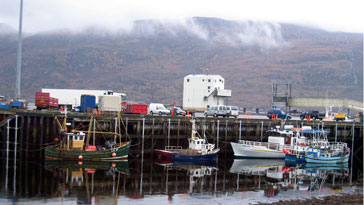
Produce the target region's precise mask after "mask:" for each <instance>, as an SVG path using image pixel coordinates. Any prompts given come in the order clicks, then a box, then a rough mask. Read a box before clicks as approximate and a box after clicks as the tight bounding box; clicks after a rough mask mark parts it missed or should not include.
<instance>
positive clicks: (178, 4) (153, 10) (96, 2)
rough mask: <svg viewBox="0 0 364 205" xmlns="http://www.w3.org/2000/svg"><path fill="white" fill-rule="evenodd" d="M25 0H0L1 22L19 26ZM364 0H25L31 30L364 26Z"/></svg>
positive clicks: (341, 28)
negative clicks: (209, 21) (164, 24)
mask: <svg viewBox="0 0 364 205" xmlns="http://www.w3.org/2000/svg"><path fill="white" fill-rule="evenodd" d="M19 2H20V0H1V1H0V23H5V24H9V25H10V26H12V27H13V28H15V29H17V28H18V21H19ZM363 5H364V2H363V1H361V0H345V1H344V0H340V1H339V0H332V1H325V0H305V1H303V0H300V1H293V0H273V1H272V0H254V1H243V0H236V1H233V0H183V1H181V0H179V1H174V0H153V1H150V0H132V1H124V0H24V18H23V19H24V23H23V29H24V30H25V31H26V32H39V31H50V30H54V29H64V28H66V29H72V30H79V29H82V28H85V27H88V26H98V27H102V28H106V29H110V30H119V29H128V28H130V27H131V25H132V22H133V21H134V20H139V19H158V20H162V21H168V22H179V21H181V20H183V19H185V18H188V17H193V16H201V17H218V18H224V19H228V20H242V21H244V20H253V21H273V22H290V23H298V24H305V25H312V26H316V27H321V28H323V29H326V30H331V31H346V32H363V31H364V23H362V19H363V17H364V12H363V8H364V6H363Z"/></svg>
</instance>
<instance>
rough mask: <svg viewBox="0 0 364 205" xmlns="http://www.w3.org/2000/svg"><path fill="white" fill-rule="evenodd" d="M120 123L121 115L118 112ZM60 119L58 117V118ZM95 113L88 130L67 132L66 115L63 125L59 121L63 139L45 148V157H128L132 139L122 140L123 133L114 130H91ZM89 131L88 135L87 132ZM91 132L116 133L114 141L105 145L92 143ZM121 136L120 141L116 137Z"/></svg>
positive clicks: (105, 159) (91, 159) (112, 159)
mask: <svg viewBox="0 0 364 205" xmlns="http://www.w3.org/2000/svg"><path fill="white" fill-rule="evenodd" d="M118 119H119V124H120V115H119V114H118ZM57 120H58V119H57ZM92 120H93V115H91V120H90V125H89V130H88V131H79V130H73V131H72V132H70V133H66V132H65V130H67V129H66V117H65V119H64V122H63V125H61V124H60V123H59V122H58V125H59V128H60V130H61V133H62V134H61V140H60V142H59V143H58V144H57V145H54V146H47V147H46V148H45V159H48V160H86V161H118V160H124V159H127V158H128V155H129V149H130V141H129V142H121V134H119V133H113V132H96V131H91V127H92V124H91V122H92ZM85 133H87V137H86V134H85ZM90 133H102V134H111V135H114V141H106V142H105V145H104V146H101V145H90V144H89V142H90ZM117 136H119V142H116V137H117Z"/></svg>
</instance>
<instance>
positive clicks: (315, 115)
mask: <svg viewBox="0 0 364 205" xmlns="http://www.w3.org/2000/svg"><path fill="white" fill-rule="evenodd" d="M300 118H301V120H304V119H313V120H316V119H319V120H322V119H324V118H325V113H320V112H319V111H317V110H310V111H308V112H303V113H302V114H301V115H300Z"/></svg>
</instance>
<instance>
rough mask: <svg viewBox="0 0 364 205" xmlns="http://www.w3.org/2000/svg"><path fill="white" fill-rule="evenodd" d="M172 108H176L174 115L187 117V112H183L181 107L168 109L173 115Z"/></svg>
mask: <svg viewBox="0 0 364 205" xmlns="http://www.w3.org/2000/svg"><path fill="white" fill-rule="evenodd" d="M172 108H174V115H185V114H186V111H184V110H182V109H181V108H180V107H176V106H174V107H168V108H167V109H168V110H169V111H170V112H171V113H172Z"/></svg>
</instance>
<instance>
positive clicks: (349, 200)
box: [259, 193, 363, 205]
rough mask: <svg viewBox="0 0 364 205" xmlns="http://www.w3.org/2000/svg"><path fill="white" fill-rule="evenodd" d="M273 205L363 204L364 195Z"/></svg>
mask: <svg viewBox="0 0 364 205" xmlns="http://www.w3.org/2000/svg"><path fill="white" fill-rule="evenodd" d="M259 204H266V203H259ZM272 204H274V205H291V204H295V205H309V204H363V193H350V194H340V195H332V196H325V197H322V198H317V197H314V198H312V199H304V200H289V201H279V202H275V203H272Z"/></svg>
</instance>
